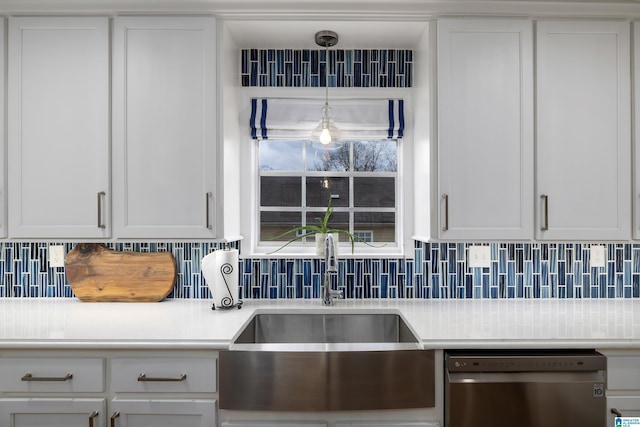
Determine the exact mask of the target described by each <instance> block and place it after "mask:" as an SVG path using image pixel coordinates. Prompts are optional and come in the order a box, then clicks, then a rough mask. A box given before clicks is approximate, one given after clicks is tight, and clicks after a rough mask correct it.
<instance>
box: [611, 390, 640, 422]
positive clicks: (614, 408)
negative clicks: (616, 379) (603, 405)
mask: <svg viewBox="0 0 640 427" xmlns="http://www.w3.org/2000/svg"><path fill="white" fill-rule="evenodd" d="M615 412H618V413H620V414H622V416H623V417H634V418H640V395H636V396H613V397H607V413H608V414H609V416H608V418H607V427H615V419H616V415H615Z"/></svg>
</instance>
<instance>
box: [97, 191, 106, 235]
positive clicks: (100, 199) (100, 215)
mask: <svg viewBox="0 0 640 427" xmlns="http://www.w3.org/2000/svg"><path fill="white" fill-rule="evenodd" d="M106 194H107V193H105V192H104V191H98V228H106V226H105V225H104V224H103V223H102V199H103V198H104V196H105V195H106Z"/></svg>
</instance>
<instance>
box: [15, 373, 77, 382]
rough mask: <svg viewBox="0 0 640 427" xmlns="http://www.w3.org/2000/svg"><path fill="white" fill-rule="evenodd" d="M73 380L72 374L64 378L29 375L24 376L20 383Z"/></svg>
mask: <svg viewBox="0 0 640 427" xmlns="http://www.w3.org/2000/svg"><path fill="white" fill-rule="evenodd" d="M72 378H73V374H67V375H65V376H64V377H34V376H33V375H31V374H24V376H23V377H22V378H21V380H22V381H69V380H70V379H72Z"/></svg>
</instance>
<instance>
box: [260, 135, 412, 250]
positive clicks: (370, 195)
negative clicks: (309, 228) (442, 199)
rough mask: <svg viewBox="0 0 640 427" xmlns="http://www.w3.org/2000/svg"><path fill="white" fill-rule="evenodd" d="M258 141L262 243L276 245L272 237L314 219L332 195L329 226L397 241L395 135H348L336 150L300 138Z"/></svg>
mask: <svg viewBox="0 0 640 427" xmlns="http://www.w3.org/2000/svg"><path fill="white" fill-rule="evenodd" d="M257 144H258V169H259V170H258V174H257V176H258V181H259V182H258V183H257V186H256V187H257V189H258V193H259V194H258V200H259V203H258V218H259V225H258V227H259V230H258V235H259V239H260V242H261V244H264V245H274V244H276V245H277V242H275V241H274V240H273V239H274V238H275V237H277V236H279V235H280V234H282V233H284V232H285V231H287V230H289V229H291V228H294V227H296V226H299V225H307V224H314V223H317V222H318V221H319V219H320V218H321V217H322V216H323V215H324V212H325V209H326V206H327V203H328V201H329V199H331V204H332V207H333V209H334V213H333V216H332V219H331V222H330V225H331V227H332V228H340V229H344V230H349V231H350V232H351V233H353V234H355V235H356V236H358V237H359V238H360V239H362V241H365V242H370V243H372V244H373V245H375V244H377V243H380V244H381V245H380V246H385V245H387V244H390V245H393V246H395V245H397V242H398V240H399V236H398V233H399V230H398V228H397V226H396V224H397V222H398V221H397V219H398V216H399V215H400V212H399V201H398V199H399V198H398V190H399V189H398V157H399V156H398V152H399V143H398V140H395V139H386V140H380V141H375V140H374V141H369V140H367V141H349V142H345V143H344V144H343V145H342V146H341V147H340V148H338V149H335V150H325V149H323V148H321V147H316V146H315V144H312V143H311V142H309V141H299V140H271V139H261V140H258V142H257ZM290 237H294V236H293V235H292V236H290ZM340 238H341V239H346V237H345V236H341V237H340ZM284 240H288V239H284ZM305 244H306V245H310V242H305V241H304V240H302V241H301V242H300V245H305ZM361 244H362V245H364V244H363V243H361Z"/></svg>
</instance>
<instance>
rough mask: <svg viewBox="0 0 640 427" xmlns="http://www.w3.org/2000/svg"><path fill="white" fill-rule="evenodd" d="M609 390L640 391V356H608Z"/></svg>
mask: <svg viewBox="0 0 640 427" xmlns="http://www.w3.org/2000/svg"><path fill="white" fill-rule="evenodd" d="M607 388H608V389H609V390H640V354H629V355H615V356H607Z"/></svg>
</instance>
